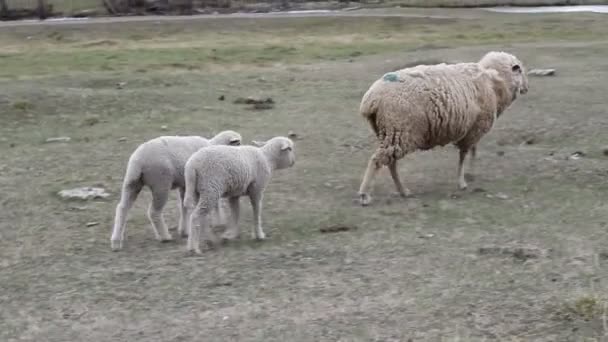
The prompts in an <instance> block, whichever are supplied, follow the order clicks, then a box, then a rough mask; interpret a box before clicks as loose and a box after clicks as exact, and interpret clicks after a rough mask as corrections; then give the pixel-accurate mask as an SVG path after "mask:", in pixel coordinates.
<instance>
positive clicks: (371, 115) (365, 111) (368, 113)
mask: <svg viewBox="0 0 608 342" xmlns="http://www.w3.org/2000/svg"><path fill="white" fill-rule="evenodd" d="M370 95H371V93H370V92H369V91H368V92H367V93H365V95H363V99H362V100H361V106H360V107H359V113H361V115H362V116H363V117H364V118H365V119H366V120H367V122H368V123H369V125H370V126H371V127H372V129H373V130H374V133H375V134H376V136H378V132H379V131H378V123H377V121H376V116H377V114H378V107H379V103H378V102H379V101H378V100H377V99H371V98H370V97H371V96H370Z"/></svg>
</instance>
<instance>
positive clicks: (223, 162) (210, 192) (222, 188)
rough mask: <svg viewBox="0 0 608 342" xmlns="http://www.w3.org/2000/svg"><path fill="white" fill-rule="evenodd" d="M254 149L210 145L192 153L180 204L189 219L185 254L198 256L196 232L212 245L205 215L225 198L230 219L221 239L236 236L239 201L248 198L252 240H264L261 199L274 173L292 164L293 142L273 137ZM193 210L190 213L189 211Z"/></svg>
mask: <svg viewBox="0 0 608 342" xmlns="http://www.w3.org/2000/svg"><path fill="white" fill-rule="evenodd" d="M254 143H255V144H256V145H258V147H256V146H238V147H232V146H210V147H206V148H202V149H200V150H198V151H197V152H196V153H194V154H193V155H192V156H191V157H190V159H189V160H188V162H187V163H186V170H185V172H186V175H185V178H186V196H185V198H184V205H185V206H186V208H187V210H188V214H190V213H191V216H190V234H189V236H188V247H187V248H188V251H189V252H191V253H192V252H194V253H196V254H200V253H201V250H200V247H199V240H200V231H201V229H202V230H204V232H205V234H206V235H207V238H208V239H207V240H209V241H210V242H211V243H212V244H216V243H217V240H216V237H215V234H214V233H213V232H212V231H211V229H210V227H209V218H208V216H209V213H210V210H211V209H212V208H215V207H216V206H217V204H218V202H219V201H220V199H221V198H224V197H225V198H227V199H228V203H229V207H230V211H231V215H230V217H231V219H230V220H229V223H228V225H227V228H226V231H225V232H224V234H223V235H222V238H223V239H224V240H232V239H235V238H237V237H238V236H239V233H240V232H239V228H238V220H239V198H240V196H245V195H246V196H249V199H250V201H251V207H252V208H253V215H254V217H255V228H254V230H253V234H252V235H253V237H254V238H256V239H258V240H263V239H265V238H266V235H265V234H264V231H263V229H262V196H263V194H264V189H265V188H266V185H267V184H268V182H269V181H270V177H271V175H272V172H273V171H274V170H280V169H286V168H289V167H291V166H293V165H294V163H295V151H294V143H293V142H292V141H291V140H290V139H289V138H285V137H275V138H272V139H270V140H268V141H267V142H265V143H257V142H254ZM192 210H194V211H192Z"/></svg>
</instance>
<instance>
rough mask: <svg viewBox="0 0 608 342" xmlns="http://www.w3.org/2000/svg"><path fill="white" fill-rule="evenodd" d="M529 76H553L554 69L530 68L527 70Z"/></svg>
mask: <svg viewBox="0 0 608 342" xmlns="http://www.w3.org/2000/svg"><path fill="white" fill-rule="evenodd" d="M528 75H530V76H555V69H532V70H530V71H528Z"/></svg>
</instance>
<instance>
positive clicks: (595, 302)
mask: <svg viewBox="0 0 608 342" xmlns="http://www.w3.org/2000/svg"><path fill="white" fill-rule="evenodd" d="M559 316H560V317H562V318H564V319H568V320H571V319H573V318H579V319H584V320H588V321H590V320H597V319H601V320H605V319H606V317H607V316H608V299H607V298H605V297H601V296H598V295H595V294H592V295H583V296H580V297H578V298H576V299H575V300H573V301H571V302H568V303H566V304H565V307H564V310H563V312H559Z"/></svg>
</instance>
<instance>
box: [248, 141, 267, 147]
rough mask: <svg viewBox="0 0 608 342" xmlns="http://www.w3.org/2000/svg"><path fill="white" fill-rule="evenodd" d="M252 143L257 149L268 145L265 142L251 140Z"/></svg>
mask: <svg viewBox="0 0 608 342" xmlns="http://www.w3.org/2000/svg"><path fill="white" fill-rule="evenodd" d="M251 142H252V143H253V144H254V145H255V146H257V147H262V146H264V145H265V144H266V142H265V141H258V140H251Z"/></svg>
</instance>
